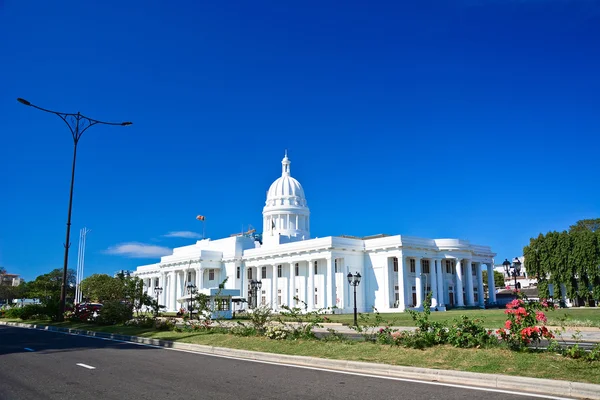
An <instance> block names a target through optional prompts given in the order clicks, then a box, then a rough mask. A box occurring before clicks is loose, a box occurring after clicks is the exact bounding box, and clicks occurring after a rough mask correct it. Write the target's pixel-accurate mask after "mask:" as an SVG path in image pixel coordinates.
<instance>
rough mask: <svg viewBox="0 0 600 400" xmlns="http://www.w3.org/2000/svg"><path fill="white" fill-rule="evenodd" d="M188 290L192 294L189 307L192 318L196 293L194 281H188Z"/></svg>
mask: <svg viewBox="0 0 600 400" xmlns="http://www.w3.org/2000/svg"><path fill="white" fill-rule="evenodd" d="M187 292H188V294H189V295H190V304H189V305H188V307H189V308H190V320H191V319H192V308H193V307H192V306H193V303H192V302H193V297H192V296H193V295H194V294H196V285H194V284H193V283H192V282H188V284H187Z"/></svg>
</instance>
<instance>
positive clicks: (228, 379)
mask: <svg viewBox="0 0 600 400" xmlns="http://www.w3.org/2000/svg"><path fill="white" fill-rule="evenodd" d="M78 364H83V365H78ZM91 368H94V369H91ZM368 398H374V399H378V400H379V399H444V400H452V399H485V400H500V399H502V400H511V399H515V400H516V399H519V400H524V399H533V398H535V397H532V396H529V395H527V396H521V395H517V394H510V393H499V392H490V391H480V390H472V389H465V388H458V387H452V386H445V385H431V384H426V383H419V382H406V381H400V380H391V379H381V378H373V377H367V376H359V375H351V374H341V373H335V372H329V371H322V370H314V369H306V368H296V367H289V366H282V365H273V364H265V363H259V362H251V361H245V360H237V359H228V358H221V357H212V356H206V355H201V354H193V353H187V352H181V351H174V350H168V349H162V348H154V347H148V346H139V345H135V344H129V343H121V342H115V341H108V340H100V339H94V338H89V337H83V336H74V335H66V334H60V333H54V332H44V331H38V330H32V329H22V328H13V327H4V326H0V400H18V399H27V400H32V399H61V400H62V399H78V400H84V399H119V400H122V399H132V400H135V399H146V400H147V399H169V400H174V399H185V400H190V399H220V400H226V399H236V400H238V399H286V400H287V399H344V400H348V399H368Z"/></svg>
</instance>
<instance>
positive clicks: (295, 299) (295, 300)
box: [294, 289, 298, 305]
mask: <svg viewBox="0 0 600 400" xmlns="http://www.w3.org/2000/svg"><path fill="white" fill-rule="evenodd" d="M294 304H295V305H298V289H296V296H294Z"/></svg>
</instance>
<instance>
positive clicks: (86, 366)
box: [76, 363, 96, 369]
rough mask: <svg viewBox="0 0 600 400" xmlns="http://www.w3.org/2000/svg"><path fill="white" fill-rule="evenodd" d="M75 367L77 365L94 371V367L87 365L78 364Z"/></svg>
mask: <svg viewBox="0 0 600 400" xmlns="http://www.w3.org/2000/svg"><path fill="white" fill-rule="evenodd" d="M76 365H79V366H80V367H83V368H87V369H96V367H92V366H91V365H87V364H82V363H79V364H76Z"/></svg>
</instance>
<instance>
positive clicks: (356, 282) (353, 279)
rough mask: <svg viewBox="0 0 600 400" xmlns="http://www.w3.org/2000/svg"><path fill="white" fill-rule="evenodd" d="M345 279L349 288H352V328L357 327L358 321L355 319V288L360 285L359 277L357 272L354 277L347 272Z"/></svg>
mask: <svg viewBox="0 0 600 400" xmlns="http://www.w3.org/2000/svg"><path fill="white" fill-rule="evenodd" d="M347 278H348V283H349V284H350V286H354V326H358V321H357V319H356V287H357V286H358V285H360V278H361V276H360V274H359V273H358V272H357V273H356V274H354V275H352V273H350V272H349V273H348V276H347Z"/></svg>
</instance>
